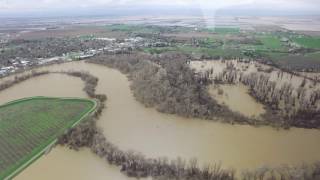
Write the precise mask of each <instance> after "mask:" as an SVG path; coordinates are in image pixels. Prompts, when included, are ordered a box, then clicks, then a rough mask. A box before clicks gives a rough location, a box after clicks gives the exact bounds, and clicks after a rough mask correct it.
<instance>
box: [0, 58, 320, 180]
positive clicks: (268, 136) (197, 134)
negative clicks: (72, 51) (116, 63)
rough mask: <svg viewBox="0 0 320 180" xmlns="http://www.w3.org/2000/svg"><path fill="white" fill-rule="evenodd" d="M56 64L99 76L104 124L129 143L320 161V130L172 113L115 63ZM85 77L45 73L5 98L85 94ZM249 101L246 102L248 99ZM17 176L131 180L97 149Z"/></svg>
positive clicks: (174, 153) (256, 162) (256, 160)
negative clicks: (135, 91)
mask: <svg viewBox="0 0 320 180" xmlns="http://www.w3.org/2000/svg"><path fill="white" fill-rule="evenodd" d="M42 69H49V70H77V71H79V70H84V71H88V72H90V73H91V74H93V75H94V76H96V77H98V78H99V84H98V87H97V93H103V94H107V96H108V101H107V109H106V110H105V111H104V112H103V114H102V116H101V118H100V120H99V121H98V126H99V127H101V128H102V129H103V130H104V134H105V136H106V137H107V138H108V140H109V141H111V142H112V143H114V144H115V145H117V146H119V147H120V149H122V150H134V151H139V152H142V153H143V154H145V155H146V156H147V157H160V156H167V157H169V158H170V159H172V158H176V157H178V156H179V157H182V158H185V159H191V158H193V157H195V158H197V159H198V161H199V163H200V164H204V163H215V162H221V163H222V165H223V167H227V168H229V167H232V168H235V169H237V170H238V171H241V170H243V169H251V168H257V167H260V166H262V165H269V166H271V167H273V166H279V165H281V164H300V163H303V162H306V163H312V162H314V161H316V160H320V153H319V152H320V141H319V139H320V131H319V130H307V129H297V128H292V129H291V130H288V131H287V130H279V131H277V130H275V129H273V128H270V127H260V128H255V127H251V126H247V125H229V124H221V123H216V122H210V121H206V120H199V119H185V118H181V117H178V116H175V115H166V114H162V113H159V112H157V111H155V110H154V109H152V108H145V107H144V106H143V105H141V104H140V103H139V102H137V101H136V100H135V99H134V97H133V95H132V93H131V91H130V88H129V85H130V82H129V81H128V79H127V78H126V76H125V75H123V74H121V73H120V72H119V71H117V70H114V69H109V68H106V67H102V66H98V65H93V64H85V63H84V62H72V63H68V64H60V65H53V66H51V67H50V68H42ZM82 88H83V83H82V82H81V81H80V80H79V79H76V78H72V77H67V76H65V75H57V74H51V75H45V76H42V77H37V78H34V79H31V80H27V81H25V82H23V83H21V84H18V85H16V86H14V87H12V88H10V89H7V90H5V91H2V92H0V102H1V103H5V102H8V101H10V100H13V99H17V98H22V97H27V96H35V95H45V96H63V97H85V96H86V95H85V94H84V93H83V92H82ZM243 103H245V102H243ZM16 179H24V180H26V179H30V180H31V179H128V178H127V177H125V176H124V175H122V174H121V173H120V172H119V169H118V168H114V167H111V166H109V165H108V164H107V163H105V161H104V160H102V159H99V158H97V157H96V156H95V155H93V154H92V153H90V152H89V150H82V151H80V152H73V151H70V150H67V149H66V148H62V147H57V148H54V149H53V151H52V152H51V153H49V155H47V156H44V157H42V158H40V159H39V160H38V161H37V162H35V163H34V164H32V165H31V166H30V167H29V168H27V169H26V170H25V171H24V172H23V173H21V174H20V175H19V176H18V177H17V178H16Z"/></svg>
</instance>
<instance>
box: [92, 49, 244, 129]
mask: <svg viewBox="0 0 320 180" xmlns="http://www.w3.org/2000/svg"><path fill="white" fill-rule="evenodd" d="M186 58H187V57H186V56H183V55H181V54H167V55H165V56H162V57H152V56H148V55H143V54H139V53H138V54H129V55H116V56H109V55H106V56H97V57H95V58H94V59H91V60H89V61H88V62H90V63H96V64H102V65H106V66H109V67H113V68H117V69H120V70H121V71H122V72H123V73H125V74H128V75H129V78H130V79H131V81H132V84H131V89H132V91H133V94H134V96H135V97H136V99H137V100H138V101H140V102H141V103H143V104H144V105H145V106H147V107H155V108H156V109H157V110H158V111H160V112H164V113H170V114H177V115H180V116H183V117H194V118H202V119H215V120H216V119H217V117H220V118H219V119H223V121H225V122H237V123H248V122H247V118H245V117H244V116H243V115H241V114H239V113H236V112H232V111H231V110H229V109H228V108H227V107H226V106H224V105H220V104H218V103H217V102H216V101H215V100H214V99H212V98H211V97H210V95H209V93H208V91H207V87H206V86H204V84H205V83H208V82H207V79H203V78H198V77H197V76H195V73H194V71H192V70H191V69H190V68H189V67H188V65H187V64H186ZM141 59H143V60H141ZM147 59H149V60H147ZM221 117H222V118H221Z"/></svg>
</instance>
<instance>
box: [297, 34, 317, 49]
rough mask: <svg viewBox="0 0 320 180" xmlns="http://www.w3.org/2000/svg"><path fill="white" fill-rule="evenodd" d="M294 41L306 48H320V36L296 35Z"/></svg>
mask: <svg viewBox="0 0 320 180" xmlns="http://www.w3.org/2000/svg"><path fill="white" fill-rule="evenodd" d="M293 41H294V42H295V43H297V44H299V45H300V46H302V47H304V48H311V49H320V38H319V37H307V36H302V37H295V38H293Z"/></svg>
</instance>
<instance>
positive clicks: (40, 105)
mask: <svg viewBox="0 0 320 180" xmlns="http://www.w3.org/2000/svg"><path fill="white" fill-rule="evenodd" d="M95 106H96V103H95V102H94V101H91V100H86V99H63V98H47V97H34V98H28V99H22V100H17V101H13V102H11V103H7V104H4V105H2V106H0V136H1V137H5V138H1V139H0V179H4V178H9V179H10V178H12V176H14V175H16V174H17V173H19V172H20V171H21V170H23V169H24V168H26V167H27V166H28V165H30V164H31V163H32V162H33V161H35V160H36V159H37V158H39V157H40V156H41V155H42V154H43V153H44V151H46V150H47V148H48V147H50V146H51V145H53V144H54V143H55V142H56V139H57V138H58V137H59V136H61V135H63V134H64V133H65V132H66V130H68V129H70V128H71V127H73V126H75V125H76V124H78V123H79V122H80V121H81V120H82V119H84V118H85V117H86V116H87V115H89V114H90V113H91V112H92V111H94V109H95Z"/></svg>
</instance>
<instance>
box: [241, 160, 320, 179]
mask: <svg viewBox="0 0 320 180" xmlns="http://www.w3.org/2000/svg"><path fill="white" fill-rule="evenodd" d="M319 178H320V162H315V163H314V164H310V165H305V164H304V165H298V166H287V165H284V166H282V167H278V168H269V167H261V168H257V169H255V170H252V171H243V172H242V179H243V180H264V179H270V180H276V179H281V180H316V179H319Z"/></svg>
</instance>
